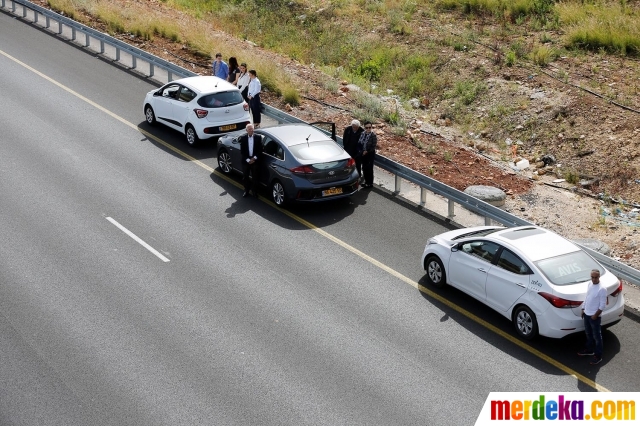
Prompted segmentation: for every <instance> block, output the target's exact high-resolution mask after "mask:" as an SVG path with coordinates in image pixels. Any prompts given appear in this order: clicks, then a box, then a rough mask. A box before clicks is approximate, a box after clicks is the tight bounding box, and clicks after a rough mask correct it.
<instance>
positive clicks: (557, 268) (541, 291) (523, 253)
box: [422, 226, 624, 339]
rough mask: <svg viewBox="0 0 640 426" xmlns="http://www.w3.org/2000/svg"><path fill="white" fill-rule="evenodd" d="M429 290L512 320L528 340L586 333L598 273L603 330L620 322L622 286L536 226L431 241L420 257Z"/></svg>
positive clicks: (465, 232) (479, 230)
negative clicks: (452, 290)
mask: <svg viewBox="0 0 640 426" xmlns="http://www.w3.org/2000/svg"><path fill="white" fill-rule="evenodd" d="M422 266H423V267H424V269H425V271H426V273H427V282H428V283H429V284H430V285H433V286H436V287H441V286H443V285H445V284H449V285H451V286H453V287H456V288H458V289H460V290H462V291H463V292H465V293H467V294H469V295H470V296H472V297H474V298H475V299H477V300H479V301H480V302H482V303H484V304H486V305H487V306H489V307H491V308H493V309H494V310H496V311H498V312H499V313H501V314H502V315H504V316H505V317H507V318H509V319H510V320H511V321H512V322H513V324H514V326H515V329H516V331H517V333H518V334H519V335H520V336H521V337H523V338H525V339H533V338H534V337H535V336H536V335H538V334H540V335H542V336H547V337H553V338H561V337H564V336H566V335H568V334H571V333H575V332H578V331H583V330H584V324H583V320H582V318H581V313H582V310H581V305H582V303H583V302H584V300H585V297H586V295H587V286H588V284H589V283H590V282H591V270H593V269H597V270H599V271H600V274H601V276H600V285H602V286H604V287H605V288H606V289H607V295H608V296H607V302H606V303H607V304H606V308H605V310H604V312H603V313H602V325H603V326H611V325H613V324H615V323H617V322H619V321H620V320H621V319H622V316H623V312H624V297H623V295H622V283H621V282H620V280H618V278H617V277H615V276H614V275H613V274H612V273H611V272H609V271H607V270H606V269H605V268H604V267H603V266H602V265H601V264H600V263H598V262H597V261H596V260H595V259H593V258H592V257H591V256H589V254H588V253H587V252H585V251H584V250H582V249H581V248H580V247H578V246H577V245H575V244H574V243H572V242H571V241H569V240H567V239H565V238H563V237H561V236H560V235H558V234H555V233H553V232H551V231H548V230H546V229H543V228H539V227H536V226H521V227H515V228H502V227H495V226H480V227H475V228H465V229H458V230H455V231H450V232H445V233H444V234H440V235H437V236H435V237H433V238H430V239H429V241H428V242H427V245H426V247H425V248H424V253H423V254H422Z"/></svg>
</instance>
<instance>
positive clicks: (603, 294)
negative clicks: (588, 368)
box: [578, 269, 607, 365]
mask: <svg viewBox="0 0 640 426" xmlns="http://www.w3.org/2000/svg"><path fill="white" fill-rule="evenodd" d="M606 305H607V289H606V288H604V287H602V286H601V285H600V271H598V270H597V269H593V270H592V271H591V283H589V287H588V288H587V297H586V299H585V301H584V303H583V304H582V319H583V320H584V332H585V334H586V335H587V344H586V345H585V348H584V349H583V350H581V351H580V352H578V355H579V356H588V355H593V359H592V360H591V362H589V364H591V365H597V364H600V363H601V362H602V328H601V327H600V323H601V321H602V318H601V317H600V315H601V314H602V311H604V308H605V306H606Z"/></svg>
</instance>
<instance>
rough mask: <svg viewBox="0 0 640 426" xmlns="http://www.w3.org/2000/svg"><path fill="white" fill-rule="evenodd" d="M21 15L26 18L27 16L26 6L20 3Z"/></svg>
mask: <svg viewBox="0 0 640 426" xmlns="http://www.w3.org/2000/svg"><path fill="white" fill-rule="evenodd" d="M22 17H23V18H26V17H27V6H25V5H22Z"/></svg>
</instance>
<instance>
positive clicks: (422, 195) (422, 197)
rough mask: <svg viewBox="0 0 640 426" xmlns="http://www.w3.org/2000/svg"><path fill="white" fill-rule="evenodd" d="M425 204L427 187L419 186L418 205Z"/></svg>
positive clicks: (422, 205)
mask: <svg viewBox="0 0 640 426" xmlns="http://www.w3.org/2000/svg"><path fill="white" fill-rule="evenodd" d="M426 205H427V188H425V187H423V186H421V187H420V207H424V206H426Z"/></svg>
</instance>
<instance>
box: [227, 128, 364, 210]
mask: <svg viewBox="0 0 640 426" xmlns="http://www.w3.org/2000/svg"><path fill="white" fill-rule="evenodd" d="M255 133H256V134H259V135H262V136H263V155H262V158H261V161H260V162H259V169H258V177H257V178H258V181H259V183H260V184H262V185H264V186H266V187H268V188H269V189H270V191H271V197H272V199H273V202H274V203H276V204H277V205H278V206H282V205H284V204H286V203H288V202H292V201H303V202H316V201H325V200H333V199H336V198H343V197H348V196H350V195H352V194H354V193H355V192H357V191H358V188H359V177H358V171H357V170H356V164H355V161H354V160H353V158H351V157H350V156H349V154H347V152H346V151H345V150H344V149H343V148H342V147H341V146H340V145H338V144H337V143H336V142H335V141H334V140H332V139H331V138H330V137H329V136H327V135H326V134H325V133H324V132H322V131H320V130H319V129H318V128H316V127H314V126H311V125H308V124H284V125H280V126H275V127H267V128H263V129H256V130H255ZM243 134H245V132H242V133H234V134H229V135H226V136H223V137H221V138H220V139H219V140H218V165H219V166H220V170H222V172H223V173H225V174H230V173H232V172H234V171H235V172H238V173H242V158H241V154H240V137H241V136H242V135H243Z"/></svg>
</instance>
